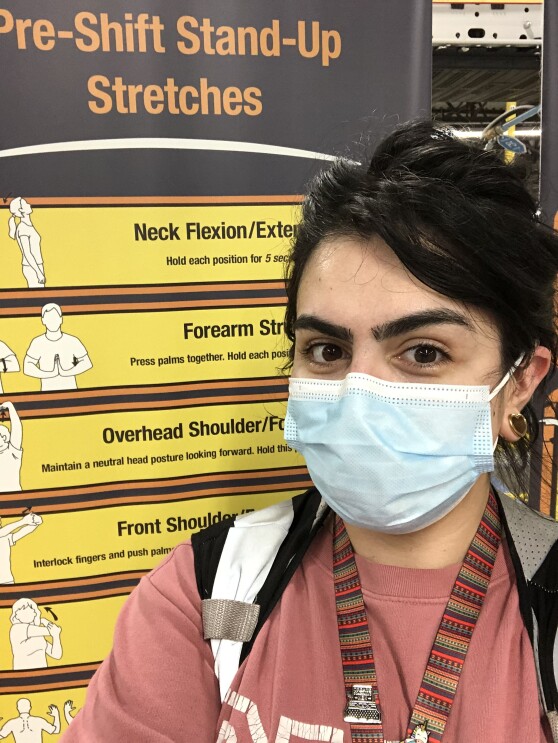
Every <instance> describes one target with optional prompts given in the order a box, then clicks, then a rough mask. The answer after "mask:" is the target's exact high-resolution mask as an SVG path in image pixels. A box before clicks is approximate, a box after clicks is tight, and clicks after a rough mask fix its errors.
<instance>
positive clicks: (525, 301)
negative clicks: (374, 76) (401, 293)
mask: <svg viewBox="0 0 558 743" xmlns="http://www.w3.org/2000/svg"><path fill="white" fill-rule="evenodd" d="M343 236H345V237H359V238H362V239H365V240H366V239H370V238H372V237H375V236H377V237H380V238H381V239H382V240H384V241H385V242H386V243H387V245H388V246H389V247H390V248H391V249H392V250H393V252H394V253H395V254H396V255H397V257H398V258H399V260H400V261H401V262H402V263H403V264H404V266H405V267H406V268H407V269H408V270H409V271H410V272H411V273H412V274H413V275H414V276H415V277H416V278H417V279H419V280H420V281H421V282H423V283H424V284H426V286H428V287H430V288H431V289H433V290H434V291H437V292H439V293H440V294H443V295H444V296H446V297H449V298H451V299H454V300H457V301H460V302H463V303H465V304H469V305H471V306H474V307H477V308H480V309H481V310H484V311H485V312H486V313H487V314H488V315H489V316H490V317H491V319H492V320H493V322H494V323H495V325H496V327H497V329H498V331H499V335H500V340H501V356H502V368H501V371H502V373H505V372H506V371H507V370H508V369H509V368H510V367H511V366H512V365H513V363H514V362H515V361H516V360H517V359H518V358H519V357H520V356H521V355H523V357H524V360H525V361H526V362H527V361H529V359H530V357H531V355H532V353H533V351H534V349H535V348H536V347H537V346H538V345H542V346H545V347H546V348H548V349H549V350H550V351H551V354H552V360H553V363H554V364H555V363H556V358H557V353H558V338H557V333H556V327H557V325H556V307H555V288H554V281H555V277H556V274H557V273H558V235H557V234H556V233H555V232H554V231H553V230H551V229H550V228H549V227H547V226H546V225H544V224H543V223H542V222H541V221H540V220H539V218H538V216H537V206H536V204H535V202H534V200H533V199H532V197H531V196H530V194H529V193H528V191H527V190H526V188H525V186H524V183H523V178H522V175H521V174H520V172H519V170H518V169H517V168H516V167H515V166H514V165H509V164H505V163H504V162H502V161H501V160H500V159H499V158H498V156H497V155H496V154H495V153H493V152H487V151H485V150H483V149H481V148H480V147H479V146H478V145H476V144H473V143H471V142H470V141H464V140H462V139H458V138H456V137H454V136H453V135H452V134H451V132H450V131H449V130H448V129H447V128H442V127H439V126H437V125H435V124H434V123H432V122H425V121H421V122H413V123H409V124H405V125H403V126H401V127H399V128H398V129H397V130H396V131H395V132H394V133H393V134H391V135H390V136H388V137H387V138H386V139H385V140H384V141H383V142H382V143H381V144H380V145H379V146H378V147H377V149H376V150H375V152H374V154H373V156H372V158H371V160H370V162H369V164H359V163H355V162H353V161H351V160H348V159H342V158H341V159H338V160H337V161H335V163H334V164H333V165H332V166H331V167H330V168H328V169H327V170H325V171H323V172H321V173H320V174H319V175H318V176H316V177H315V178H314V180H313V181H312V182H311V184H310V187H309V191H308V194H307V196H306V198H305V199H304V202H303V205H302V222H301V224H300V226H299V229H298V232H297V235H296V238H295V241H294V244H293V247H292V250H291V254H290V260H289V264H288V266H287V310H286V318H285V331H286V334H287V337H288V338H289V340H290V341H291V343H294V322H295V320H296V300H297V294H298V287H299V285H300V280H301V277H302V274H303V273H304V269H305V266H306V264H307V262H308V259H309V258H310V256H311V255H312V253H313V251H314V250H315V249H316V247H317V246H318V245H319V244H320V243H321V242H322V241H324V240H325V239H327V238H331V237H343ZM292 353H293V348H291V361H292ZM522 412H523V414H524V415H525V416H526V418H527V421H528V425H529V435H528V437H527V438H526V439H521V440H520V441H519V442H518V443H517V444H509V443H508V442H505V441H501V440H500V441H499V446H498V450H499V453H500V454H504V455H505V459H506V460H507V463H508V465H510V466H511V467H512V469H513V471H514V472H515V473H516V474H518V473H519V472H520V470H521V468H522V467H523V468H524V467H525V464H526V462H527V454H528V450H529V448H530V446H531V445H532V444H533V442H534V441H535V439H536V437H537V433H538V428H539V423H538V420H537V416H536V415H535V411H534V409H533V408H532V406H531V404H529V405H527V406H526V408H525V409H524V410H523V411H522Z"/></svg>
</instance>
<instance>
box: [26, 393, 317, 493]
mask: <svg viewBox="0 0 558 743" xmlns="http://www.w3.org/2000/svg"><path fill="white" fill-rule="evenodd" d="M285 412H286V402H265V403H253V404H240V403H238V404H234V405H215V406H209V407H203V406H202V407H199V408H190V409H186V408H184V409H174V410H161V411H158V410H149V411H145V412H141V411H140V412H138V411H134V412H130V413H106V414H98V415H84V416H68V417H58V418H47V419H28V420H25V421H24V422H23V426H24V434H23V436H24V455H23V465H22V470H21V484H22V487H23V489H24V490H34V489H38V488H57V487H65V486H71V485H86V484H89V483H105V482H119V481H128V480H148V479H152V478H153V477H156V478H166V477H181V476H184V475H196V474H203V473H213V472H231V471H232V472H234V471H240V470H242V471H244V470H254V469H257V470H266V469H273V468H275V467H300V466H301V465H302V464H303V460H302V457H301V456H300V455H299V454H297V453H296V452H294V451H291V450H290V449H288V447H287V446H286V444H285V441H284V438H283V426H284V417H285Z"/></svg>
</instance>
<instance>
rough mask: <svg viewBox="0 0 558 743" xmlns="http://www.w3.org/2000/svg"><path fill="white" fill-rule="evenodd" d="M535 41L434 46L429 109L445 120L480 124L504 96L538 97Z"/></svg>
mask: <svg viewBox="0 0 558 743" xmlns="http://www.w3.org/2000/svg"><path fill="white" fill-rule="evenodd" d="M540 59H541V58H540V48H539V47H497V48H486V47H480V48H476V47H468V48H467V47H465V48H463V47H457V46H451V47H446V48H444V49H434V58H433V81H432V109H433V112H434V113H435V114H436V117H437V118H441V119H442V120H444V121H452V122H459V123H468V124H470V125H473V126H474V125H475V124H477V125H479V126H480V125H482V124H486V123H488V122H489V121H490V120H491V119H492V118H494V116H496V115H497V114H498V113H501V112H502V110H504V106H505V103H506V101H516V102H517V103H518V104H527V103H531V104H533V105H536V104H538V103H539V102H540Z"/></svg>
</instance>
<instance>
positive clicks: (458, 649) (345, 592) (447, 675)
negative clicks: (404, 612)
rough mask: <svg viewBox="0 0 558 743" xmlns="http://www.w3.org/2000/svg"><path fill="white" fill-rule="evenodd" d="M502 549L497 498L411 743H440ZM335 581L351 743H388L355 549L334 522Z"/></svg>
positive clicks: (444, 627) (466, 564)
mask: <svg viewBox="0 0 558 743" xmlns="http://www.w3.org/2000/svg"><path fill="white" fill-rule="evenodd" d="M499 544H500V516H499V514H498V504H497V502H496V499H495V497H494V495H493V494H492V492H491V493H490V495H489V497H488V502H487V504H486V508H485V511H484V515H483V517H482V520H481V522H480V524H479V526H478V529H477V533H476V534H475V536H474V538H473V541H472V542H471V545H470V547H469V549H468V551H467V554H466V555H465V559H464V560H463V564H462V566H461V569H460V571H459V573H458V575H457V578H456V580H455V584H454V586H453V589H452V592H451V595H450V598H449V601H448V603H447V605H446V608H445V609H444V614H443V616H442V620H441V622H440V626H439V628H438V632H437V634H436V639H435V640H434V645H433V646H432V650H431V651H430V658H429V660H428V663H427V666H426V669H425V671H424V676H423V679H422V683H421V686H420V689H419V693H418V696H417V700H416V702H415V707H414V709H413V712H412V715H411V719H410V721H409V726H408V728H407V738H406V739H405V741H424V742H426V741H429V742H430V741H441V740H442V736H443V734H444V729H445V727H446V723H447V721H448V717H449V714H450V711H451V706H452V703H453V700H454V697H455V692H456V690H457V684H458V682H459V677H460V674H461V669H462V668H463V663H464V662H465V656H466V655H467V650H468V649H469V643H470V641H471V637H472V635H473V630H474V629H475V625H476V623H477V619H478V616H479V614H480V610H481V608H482V604H483V601H484V597H485V595H486V591H487V589H488V584H489V582H490V576H491V575H492V568H493V567H494V561H495V559H496V552H497V551H498V546H499ZM333 580H334V585H335V602H336V605H337V626H338V629H339V643H340V646H341V659H342V662H343V676H344V679H345V690H346V692H347V699H348V703H347V707H346V709H345V721H346V722H350V723H351V736H352V743H369V742H370V741H375V743H384V733H383V727H382V720H381V708H380V698H379V695H378V684H377V680H376V667H375V665H374V654H373V651H372V643H371V641H370V632H369V629H368V617H367V615H366V609H365V607H364V600H363V597H362V590H361V585H360V578H359V575H358V570H357V566H356V562H355V556H354V552H353V546H352V544H351V540H350V539H349V536H348V534H347V530H346V529H345V524H344V523H343V521H342V520H341V519H340V518H339V516H336V519H335V530H334V535H333Z"/></svg>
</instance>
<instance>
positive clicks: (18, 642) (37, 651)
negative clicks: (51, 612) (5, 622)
mask: <svg viewBox="0 0 558 743" xmlns="http://www.w3.org/2000/svg"><path fill="white" fill-rule="evenodd" d="M10 621H11V623H12V627H11V629H10V643H11V645H12V654H13V658H14V661H13V668H14V671H21V670H24V669H31V668H47V667H48V663H47V657H50V658H54V659H55V660H60V658H61V657H62V644H61V642H60V633H61V631H62V628H61V627H59V626H58V625H57V624H54V622H50V621H49V620H48V619H46V618H45V617H41V612H40V609H39V607H38V606H37V604H36V603H35V602H34V601H33V600H32V599H27V598H21V599H18V600H17V601H16V602H15V603H14V605H13V606H12V615H11V617H10ZM47 637H50V642H49V641H48V640H47V639H46V638H47Z"/></svg>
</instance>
